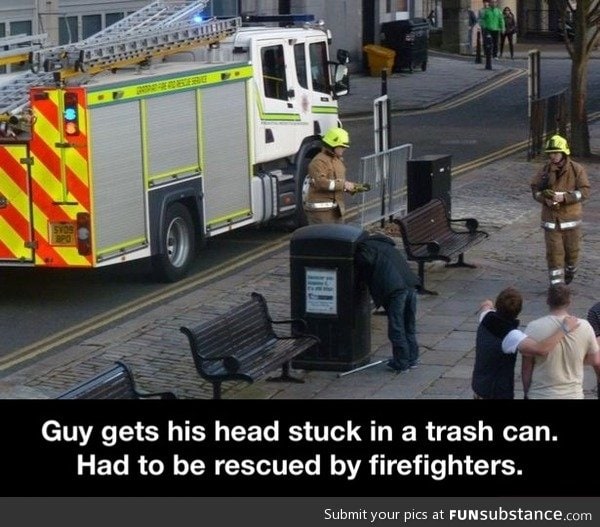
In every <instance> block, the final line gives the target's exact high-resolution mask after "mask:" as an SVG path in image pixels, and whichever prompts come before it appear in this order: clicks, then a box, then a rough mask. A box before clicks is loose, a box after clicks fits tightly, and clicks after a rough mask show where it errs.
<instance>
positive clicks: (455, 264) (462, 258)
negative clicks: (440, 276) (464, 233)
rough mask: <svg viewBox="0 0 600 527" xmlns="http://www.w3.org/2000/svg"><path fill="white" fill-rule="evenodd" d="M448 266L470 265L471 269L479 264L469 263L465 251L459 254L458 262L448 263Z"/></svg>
mask: <svg viewBox="0 0 600 527" xmlns="http://www.w3.org/2000/svg"><path fill="white" fill-rule="evenodd" d="M446 267H469V268H471V269H475V268H476V267H477V266H476V265H473V264H469V263H466V262H465V259H464V253H461V254H459V255H458V262H456V263H452V264H451V263H448V264H446Z"/></svg>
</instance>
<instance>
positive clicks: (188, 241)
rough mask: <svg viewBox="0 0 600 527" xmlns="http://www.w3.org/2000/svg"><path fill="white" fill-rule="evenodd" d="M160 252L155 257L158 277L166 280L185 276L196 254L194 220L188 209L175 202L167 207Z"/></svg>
mask: <svg viewBox="0 0 600 527" xmlns="http://www.w3.org/2000/svg"><path fill="white" fill-rule="evenodd" d="M161 234H162V236H161V245H162V246H161V250H160V254H157V255H156V256H154V257H153V267H154V271H155V274H156V275H157V277H158V278H159V279H160V280H162V281H165V282H176V281H177V280H180V279H181V278H183V277H184V276H185V275H186V274H187V272H188V270H189V268H190V265H191V264H192V262H193V260H194V256H195V244H194V222H193V221H192V217H191V216H190V213H189V211H188V209H187V208H186V207H185V206H184V205H182V204H181V203H174V204H173V205H171V206H170V207H169V208H168V209H167V213H166V214H165V218H164V223H163V225H162V233H161Z"/></svg>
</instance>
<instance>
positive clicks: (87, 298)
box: [0, 60, 600, 357]
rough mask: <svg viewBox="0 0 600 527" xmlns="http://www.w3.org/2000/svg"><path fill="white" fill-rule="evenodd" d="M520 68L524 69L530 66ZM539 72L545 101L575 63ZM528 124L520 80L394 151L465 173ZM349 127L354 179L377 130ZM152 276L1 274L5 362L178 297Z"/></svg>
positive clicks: (139, 271)
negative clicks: (442, 160)
mask: <svg viewBox="0 0 600 527" xmlns="http://www.w3.org/2000/svg"><path fill="white" fill-rule="evenodd" d="M515 62H516V61H515ZM515 66H522V67H524V68H525V67H526V64H525V62H522V63H521V64H519V63H515ZM541 71H542V96H546V95H550V94H552V93H555V92H558V91H560V90H562V89H564V88H567V87H568V84H569V76H570V61H567V60H547V61H543V62H542V68H541ZM589 78H590V81H589V86H590V87H591V88H590V91H589V104H588V111H589V113H590V114H591V113H593V112H597V111H600V89H598V88H597V87H598V86H600V61H591V63H590V77H589ZM526 116H527V80H526V77H520V78H518V79H516V80H514V81H513V82H511V83H510V84H508V85H506V86H503V87H501V88H498V89H497V90H495V91H494V92H491V93H489V94H487V95H484V96H482V97H479V98H477V99H473V100H470V101H468V102H466V103H465V104H463V105H461V106H459V107H456V108H454V109H449V110H445V111H439V112H435V111H428V112H424V113H420V114H417V113H407V114H397V115H394V117H393V120H392V134H393V135H392V144H403V143H412V144H413V145H414V150H413V156H414V157H420V156H422V155H426V154H436V155H442V154H444V155H446V154H450V155H452V166H453V167H459V166H460V165H462V164H464V163H467V162H472V161H474V160H477V159H480V158H482V157H483V156H485V155H488V154H490V153H493V152H496V151H498V150H500V149H502V148H504V147H506V146H509V145H512V144H514V143H517V142H520V141H523V140H525V139H527V136H528V130H527V117H526ZM345 126H346V127H347V128H348V129H349V131H350V133H351V136H352V138H353V141H352V144H353V147H352V148H351V149H350V150H349V151H348V154H347V156H346V162H347V165H348V167H349V173H351V172H352V167H358V166H359V163H360V157H362V156H365V155H369V154H371V153H372V152H373V148H372V143H373V139H372V123H371V121H369V120H364V119H363V120H354V121H353V120H352V119H349V120H347V121H345ZM287 235H288V233H287V232H286V231H285V230H283V229H276V228H273V229H262V230H258V229H255V228H251V229H245V230H243V231H236V232H233V233H230V234H227V235H223V236H220V237H218V238H215V239H212V240H210V242H209V244H208V247H206V248H205V249H203V250H202V252H201V255H200V257H199V258H198V259H197V262H196V265H195V267H194V269H193V272H192V277H191V278H190V279H189V282H188V283H189V285H188V286H189V287H193V286H194V280H205V281H207V280H208V281H209V280H211V277H212V276H214V275H215V273H217V272H218V271H219V270H222V269H223V268H224V266H226V265H231V262H232V261H234V262H238V263H240V264H243V263H244V262H245V261H247V260H250V259H251V258H252V257H254V256H253V255H256V254H257V252H259V253H260V252H261V251H262V252H266V251H268V249H269V247H271V246H272V245H273V244H276V243H278V242H279V241H281V240H282V239H284V238H285V237H286V236H287ZM149 273H150V270H149V266H148V264H147V262H133V263H129V264H125V265H122V266H116V267H110V268H106V269H98V270H92V271H89V270H85V271H84V270H81V271H77V270H58V271H56V270H43V269H42V270H40V269H2V281H1V283H0V334H1V335H2V338H1V339H0V357H2V356H6V355H8V354H11V353H13V352H15V351H16V350H19V349H22V348H24V347H26V346H31V345H33V344H34V343H35V345H37V344H38V343H39V342H40V341H41V340H42V339H51V338H52V336H53V335H56V334H62V335H63V336H64V338H65V339H66V338H68V335H69V332H70V331H71V330H73V332H75V331H76V330H79V331H81V327H82V324H84V323H86V321H87V323H88V325H89V328H90V331H93V328H94V327H97V326H98V325H99V324H100V323H102V321H104V322H106V321H107V320H109V319H108V318H106V314H107V313H113V317H114V316H128V314H131V313H132V312H134V311H135V310H136V309H138V308H144V307H145V306H149V305H150V303H151V302H152V301H155V302H159V301H161V299H163V298H164V297H165V295H168V294H170V293H171V292H173V294H176V293H177V291H179V290H180V288H181V286H178V285H165V284H157V283H155V282H153V281H152V278H151V277H150V274H149ZM144 299H145V300H146V301H144ZM153 299H154V300H153ZM119 310H120V311H119ZM103 317H104V318H103Z"/></svg>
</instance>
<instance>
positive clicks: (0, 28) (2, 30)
mask: <svg viewBox="0 0 600 527" xmlns="http://www.w3.org/2000/svg"><path fill="white" fill-rule="evenodd" d="M5 36H6V27H5V26H4V24H3V23H2V22H0V38H3V37H5ZM4 49H5V50H6V49H8V47H5V48H4ZM0 73H6V66H0Z"/></svg>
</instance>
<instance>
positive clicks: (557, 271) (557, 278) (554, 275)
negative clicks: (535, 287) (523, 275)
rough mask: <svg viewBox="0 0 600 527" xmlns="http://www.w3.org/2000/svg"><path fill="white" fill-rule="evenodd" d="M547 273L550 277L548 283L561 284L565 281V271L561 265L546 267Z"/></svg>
mask: <svg viewBox="0 0 600 527" xmlns="http://www.w3.org/2000/svg"><path fill="white" fill-rule="evenodd" d="M548 275H549V277H550V285H555V284H562V283H564V282H565V271H564V269H562V268H561V267H555V268H554V269H548Z"/></svg>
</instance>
